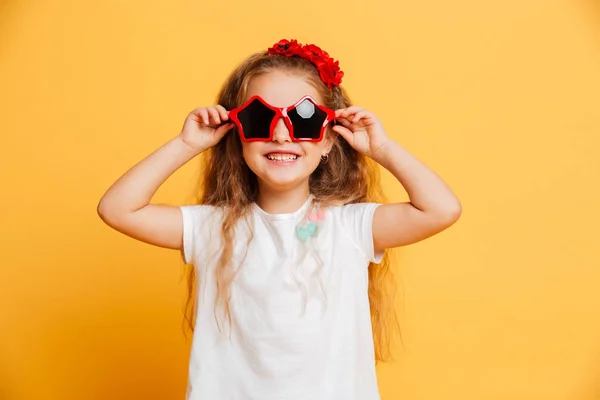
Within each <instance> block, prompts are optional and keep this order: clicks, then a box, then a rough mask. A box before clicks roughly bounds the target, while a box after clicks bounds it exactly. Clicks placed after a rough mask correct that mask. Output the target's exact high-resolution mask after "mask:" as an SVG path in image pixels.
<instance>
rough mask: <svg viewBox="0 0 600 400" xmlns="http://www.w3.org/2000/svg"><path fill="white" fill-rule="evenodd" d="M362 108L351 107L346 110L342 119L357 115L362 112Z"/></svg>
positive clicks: (342, 114)
mask: <svg viewBox="0 0 600 400" xmlns="http://www.w3.org/2000/svg"><path fill="white" fill-rule="evenodd" d="M362 110H363V109H362V107H359V106H350V107H348V108H346V109H345V110H344V111H343V112H342V113H341V114H340V116H342V117H348V116H349V115H351V114H356V113H357V112H359V111H362Z"/></svg>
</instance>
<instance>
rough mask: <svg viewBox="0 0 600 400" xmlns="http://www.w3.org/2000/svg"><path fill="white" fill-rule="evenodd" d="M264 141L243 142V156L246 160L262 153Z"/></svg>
mask: <svg viewBox="0 0 600 400" xmlns="http://www.w3.org/2000/svg"><path fill="white" fill-rule="evenodd" d="M261 145H262V143H260V142H249V143H248V142H242V157H244V159H245V160H248V159H252V158H254V157H256V156H258V155H262V148H261Z"/></svg>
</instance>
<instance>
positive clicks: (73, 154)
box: [0, 0, 600, 400]
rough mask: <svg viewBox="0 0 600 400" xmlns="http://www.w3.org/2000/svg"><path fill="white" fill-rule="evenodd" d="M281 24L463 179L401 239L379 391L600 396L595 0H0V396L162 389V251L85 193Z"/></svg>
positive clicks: (471, 399)
mask: <svg viewBox="0 0 600 400" xmlns="http://www.w3.org/2000/svg"><path fill="white" fill-rule="evenodd" d="M290 37H293V38H297V39H299V40H300V41H301V42H308V43H316V44H318V45H320V46H322V47H323V48H324V49H326V50H327V51H329V53H330V54H331V55H333V56H334V57H335V58H336V59H339V60H340V64H341V66H342V69H343V70H344V71H345V73H346V75H345V77H344V86H345V87H346V88H347V89H348V90H349V92H350V94H351V96H352V98H353V100H354V102H355V103H356V104H360V105H361V106H363V107H366V108H368V109H370V110H372V111H374V112H375V113H376V114H377V115H379V117H380V118H381V119H382V120H383V122H384V125H385V127H386V129H387V131H388V133H389V135H390V136H392V137H393V138H394V139H395V140H397V141H398V142H399V143H401V144H402V145H404V146H405V147H406V148H407V149H408V150H409V151H411V152H412V153H414V154H415V155H416V156H417V157H419V158H420V159H421V160H423V161H424V162H425V163H427V164H428V165H429V166H430V167H431V168H433V169H434V170H435V171H437V172H438V173H440V174H441V175H442V176H443V177H444V178H445V180H446V181H447V182H448V183H449V184H450V185H451V186H452V188H453V189H454V190H455V192H456V193H457V194H458V196H459V197H460V199H461V201H462V203H463V209H464V212H463V216H462V218H461V220H460V221H459V222H458V223H457V224H456V225H455V226H453V227H452V228H451V229H449V230H448V231H446V232H444V233H442V234H440V235H438V236H436V237H434V238H431V239H429V240H427V241H425V242H422V243H419V244H417V245H413V246H410V247H407V248H404V249H402V250H401V251H400V256H399V262H398V263H397V265H396V271H397V275H398V283H399V288H400V293H401V296H399V299H398V314H399V316H400V319H401V324H402V331H403V337H404V344H403V345H397V346H396V350H395V356H396V361H395V362H393V363H389V364H383V365H380V366H379V367H378V377H379V381H380V386H381V393H382V398H383V400H393V399H403V400H495V399H511V400H538V399H539V400H558V399H560V400H592V399H600V249H599V247H598V243H597V240H598V236H599V234H598V226H599V223H600V220H599V215H600V213H599V211H598V207H600V194H599V189H598V184H599V182H600V173H599V172H600V162H599V161H598V153H599V151H600V3H599V2H598V1H597V0H587V1H579V0H571V1H568V0H562V1H559V0H520V1H517V0H507V1H493V2H492V1H477V0H456V1H452V2H450V1H444V0H433V1H427V2H424V1H404V0H402V1H392V0H387V1H386V0H370V1H369V2H367V1H364V2H359V1H346V2H342V1H338V2H327V1H318V0H301V1H297V2H293V1H292V2H289V1H288V2H282V1H242V0H230V1H223V2H219V1H203V0H198V1H191V0H185V1H184V0H171V1H169V2H167V1H140V0H121V1H116V0H111V1H106V0H105V1H65V0H53V1H49V0H48V1H41V0H35V1H34V0H30V1H17V0H2V1H0V99H1V100H0V101H1V103H0V133H1V139H2V140H1V142H0V143H1V145H0V163H1V165H0V174H1V175H0V178H1V182H0V184H1V186H0V188H1V190H2V196H1V197H0V198H1V202H2V203H1V207H0V217H1V219H0V226H1V234H2V237H1V241H0V243H1V246H2V252H1V256H2V258H1V261H2V263H1V264H0V268H1V269H0V399H3V400H4V399H7V400H38V399H39V400H55V399H56V400H58V399H61V400H70V399H77V400H100V399H103V400H104V399H112V400H125V399H150V400H161V399H183V398H184V395H185V385H186V379H187V376H186V373H187V357H188V349H189V342H187V341H186V340H185V338H184V336H183V333H182V313H181V310H182V307H183V301H184V293H185V285H184V283H183V280H182V277H183V276H182V272H183V268H182V264H181V261H180V258H179V254H178V253H177V252H174V251H169V250H163V249H159V248H154V247H151V246H148V245H145V244H142V243H137V242H135V241H134V240H132V239H129V238H126V237H124V236H122V235H120V234H118V233H116V232H114V231H112V230H110V229H109V228H108V227H106V226H104V225H103V224H102V223H101V221H100V219H99V218H98V217H97V215H96V204H97V201H98V200H99V198H100V197H101V195H102V194H103V192H104V191H105V190H106V189H107V188H108V186H109V185H110V184H111V183H112V182H113V181H114V180H116V179H117V178H118V177H119V176H120V174H122V173H123V172H124V171H125V170H126V169H127V168H129V167H130V166H131V165H133V164H134V163H136V162H137V161H139V160H140V159H142V158H143V157H144V156H146V155H147V154H149V153H150V152H151V151H153V150H154V149H155V148H157V147H158V146H160V145H161V144H162V143H164V142H165V141H167V140H169V139H170V138H171V137H173V136H174V135H176V134H178V133H179V130H180V128H181V125H182V123H183V120H184V118H185V116H186V114H187V113H188V112H189V111H190V110H191V109H193V108H195V107H198V106H202V105H208V104H212V102H213V100H214V98H215V95H216V92H217V90H218V89H219V87H220V84H221V83H222V81H223V80H224V79H225V77H226V75H227V74H228V73H229V72H230V71H231V69H232V68H234V67H235V65H236V64H237V63H238V62H240V61H241V60H242V59H243V58H244V57H246V56H247V55H249V54H250V53H252V52H255V51H258V50H262V49H265V48H266V47H268V46H270V45H271V44H272V43H274V42H276V41H277V40H279V39H281V38H290ZM197 167H198V164H197V163H196V162H195V161H194V162H192V163H190V164H189V165H186V166H185V167H184V168H182V169H181V170H180V171H178V172H177V173H176V174H175V175H174V176H173V177H172V178H171V179H170V180H169V181H168V182H167V183H166V184H165V185H164V186H163V187H162V188H161V190H160V191H159V193H158V194H157V197H156V199H155V200H156V201H159V202H169V203H174V204H181V203H185V202H188V201H189V200H190V199H191V196H192V191H193V188H194V182H195V177H196V175H197ZM384 178H385V179H384V183H385V191H386V193H387V195H388V196H389V198H390V200H394V201H395V200H404V199H406V195H405V193H404V191H403V190H402V188H401V187H400V185H399V184H398V183H397V182H395V181H394V180H393V179H391V178H390V176H389V175H387V174H386V175H385V176H384ZM340 400H343V399H340Z"/></svg>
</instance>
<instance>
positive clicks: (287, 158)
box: [267, 154, 298, 161]
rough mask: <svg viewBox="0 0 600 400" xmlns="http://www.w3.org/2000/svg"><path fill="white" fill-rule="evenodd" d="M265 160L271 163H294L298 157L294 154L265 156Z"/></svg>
mask: <svg viewBox="0 0 600 400" xmlns="http://www.w3.org/2000/svg"><path fill="white" fill-rule="evenodd" d="M267 158H268V159H269V160H272V161H294V160H295V159H296V158H298V156H297V155H295V154H267Z"/></svg>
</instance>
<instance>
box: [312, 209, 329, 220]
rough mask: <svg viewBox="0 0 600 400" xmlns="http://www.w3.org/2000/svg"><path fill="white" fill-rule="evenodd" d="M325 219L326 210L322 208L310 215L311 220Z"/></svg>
mask: <svg viewBox="0 0 600 400" xmlns="http://www.w3.org/2000/svg"><path fill="white" fill-rule="evenodd" d="M324 219H325V210H324V209H322V208H317V209H316V210H314V211H313V212H311V213H310V215H309V216H308V220H309V221H314V222H316V221H323V220H324Z"/></svg>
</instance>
